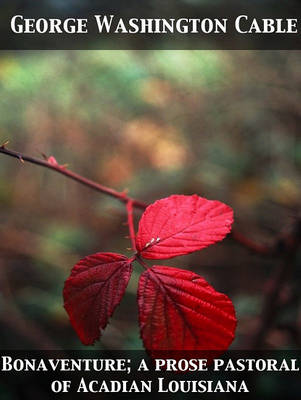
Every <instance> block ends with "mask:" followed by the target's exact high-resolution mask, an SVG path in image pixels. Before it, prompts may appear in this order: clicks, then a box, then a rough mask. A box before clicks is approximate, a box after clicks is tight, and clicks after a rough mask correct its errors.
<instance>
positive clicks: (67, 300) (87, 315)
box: [63, 253, 132, 345]
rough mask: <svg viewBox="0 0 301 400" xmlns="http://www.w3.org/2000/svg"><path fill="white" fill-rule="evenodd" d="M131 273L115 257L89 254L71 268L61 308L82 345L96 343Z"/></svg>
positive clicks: (123, 259)
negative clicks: (62, 307)
mask: <svg viewBox="0 0 301 400" xmlns="http://www.w3.org/2000/svg"><path fill="white" fill-rule="evenodd" d="M131 272H132V264H131V261H130V260H129V259H128V258H127V257H125V256H123V255H120V254H114V253H96V254H92V255H90V256H87V257H85V258H83V259H82V260H80V261H79V263H77V264H76V265H75V266H74V267H73V269H72V271H71V275H70V277H69V278H68V279H67V280H66V282H65V287H64V292H63V296H64V307H65V309H66V311H67V313H68V314H69V318H70V321H71V324H72V326H73V328H74V329H75V331H76V333H77V334H78V336H79V338H80V340H81V341H82V343H83V344H87V345H88V344H93V343H94V341H95V340H97V339H99V337H100V336H101V330H102V329H104V328H105V327H106V325H107V323H108V319H109V317H110V316H111V315H112V314H113V312H114V310H115V308H116V306H117V305H118V304H119V303H120V301H121V298H122V296H123V294H124V292H125V289H126V287H127V284H128V281H129V279H130V276H131Z"/></svg>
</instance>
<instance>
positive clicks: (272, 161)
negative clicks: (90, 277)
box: [0, 51, 301, 349]
mask: <svg viewBox="0 0 301 400" xmlns="http://www.w3.org/2000/svg"><path fill="white" fill-rule="evenodd" d="M300 71H301V55H300V52H280V51H277V52H271V51H262V52H252V51H232V52H230V51H229V52H226V51H208V52H206V51H150V52H147V51H136V52H131V51H127V52H123V51H107V52H106V51H95V52H90V51H82V52H71V51H68V52H63V51H58V52H55V51H54V52H50V51H49V52H46V51H44V52H26V53H22V52H18V53H13V52H7V53H5V52H2V54H1V58H0V142H1V143H3V142H5V140H7V139H8V140H10V144H9V145H8V147H9V148H12V149H15V150H18V151H22V152H24V153H26V154H29V155H32V156H36V157H41V153H45V154H46V155H47V156H50V155H53V156H55V157H56V159H57V160H58V162H59V163H60V164H64V163H68V167H69V168H70V169H72V170H74V171H76V172H78V173H80V174H82V175H84V176H86V177H88V178H91V179H94V180H96V181H98V182H100V183H103V184H105V185H108V186H112V187H114V188H116V189H118V190H123V189H128V190H129V194H130V195H131V196H133V197H136V198H138V199H141V200H143V201H146V202H152V201H153V200H155V199H158V198H162V197H166V196H168V195H170V194H172V193H183V194H192V193H197V194H199V195H201V196H204V197H207V198H209V199H218V200H220V201H223V202H226V203H227V204H229V205H230V206H232V207H233V209H234V212H235V217H236V222H235V229H236V231H237V232H241V233H242V234H244V235H245V236H246V237H247V238H248V239H250V240H251V241H253V242H255V243H259V244H263V245H265V244H267V245H270V244H271V245H273V243H275V241H276V243H278V242H277V241H278V238H279V236H280V237H282V235H284V237H285V238H288V239H287V240H286V239H285V243H287V242H289V241H290V240H291V236H290V235H291V232H292V229H294V227H295V225H296V221H297V218H298V216H299V212H300V198H301V174H300V172H301V134H300V128H299V127H300V116H301V106H300V104H301V94H300V93H301V92H300V87H301V74H300ZM0 205H1V206H0V221H1V224H0V290H1V292H0V341H1V347H2V348H3V349H6V348H11V349H15V348H16V349H17V348H18V349H19V348H23V349H24V348H25V349H30V348H36V349H41V348H50V349H53V348H69V349H70V348H73V349H80V348H82V347H83V346H82V345H81V344H80V342H79V339H78V338H77V337H76V334H75V333H74V331H73V329H72V328H71V326H70V323H69V321H68V317H67V314H66V313H65V311H64V309H63V306H62V288H63V283H64V280H65V279H66V277H67V276H68V274H69V271H70V269H71V267H72V266H73V264H74V263H75V262H77V261H78V260H79V259H80V258H81V257H83V256H85V255H87V254H90V253H93V252H97V251H113V252H121V253H123V252H125V253H126V254H130V253H129V252H128V250H127V248H128V247H130V242H129V240H127V239H125V236H126V235H127V227H126V226H124V225H123V223H124V222H125V220H126V215H125V210H124V207H123V205H121V204H120V203H119V202H118V201H116V200H114V199H111V198H108V197H106V196H104V195H101V194H99V193H97V192H94V191H93V190H91V189H89V188H86V187H83V186H81V185H80V184H78V183H76V182H73V181H71V180H69V179H67V178H65V177H63V176H59V175H58V174H56V173H54V172H51V171H48V170H46V169H43V168H40V167H38V166H34V165H31V164H28V163H25V164H22V163H20V162H19V161H17V160H15V159H12V158H9V157H6V156H5V155H2V154H0ZM139 215H140V212H138V211H137V214H136V216H137V221H138V217H139ZM294 234H295V233H294ZM295 239H296V237H293V239H292V240H295ZM297 239H298V238H297ZM278 244H279V243H278ZM280 245H281V243H280ZM280 247H281V246H280ZM290 249H291V248H290ZM280 250H281V249H280ZM282 250H283V248H282ZM287 253H288V254H287ZM300 260H301V255H300V250H299V251H298V249H297V247H296V246H295V247H294V248H293V251H291V250H288V251H287V248H286V247H285V249H284V250H283V251H282V252H280V255H278V254H277V255H276V256H275V255H271V256H270V255H268V256H262V255H260V254H256V252H254V251H250V250H248V249H247V248H245V247H244V246H242V245H241V244H239V243H237V241H235V240H233V239H232V238H230V237H229V238H227V239H225V240H224V241H223V242H221V243H219V244H217V245H214V246H211V247H210V248H208V249H205V250H202V251H201V252H197V253H194V254H192V255H190V256H185V257H178V258H176V259H172V260H170V261H165V262H164V264H165V265H171V266H177V267H181V268H191V269H192V270H193V271H195V272H197V273H199V274H200V275H202V276H204V277H205V278H206V279H207V280H208V281H209V283H210V284H212V285H213V286H214V287H215V288H216V289H217V290H219V291H221V292H224V293H226V294H227V295H228V296H230V298H231V299H232V300H233V302H234V304H235V306H236V310H237V315H238V320H239V324H238V330H237V338H236V340H235V342H234V344H233V348H246V347H250V346H252V343H253V346H254V337H255V336H256V335H258V332H259V330H260V329H261V328H264V329H263V330H264V332H263V335H262V337H261V338H260V340H259V342H258V343H259V344H260V346H262V347H265V348H282V349H284V348H300V329H301V312H300V289H299V287H300ZM277 271H278V272H279V271H280V272H279V273H280V274H281V273H282V274H283V275H280V278H279V276H278V287H277V288H276V293H274V295H276V297H275V298H276V299H277V302H278V303H279V304H278V303H277V305H276V306H275V304H276V302H275V301H273V298H272V297H271V295H270V292H271V286H272V287H273V288H274V286H273V285H274V283H275V279H276V281H277V273H278V272H277ZM286 271H287V272H286ZM140 272H141V269H140V267H139V265H137V266H135V271H134V274H133V276H132V279H131V281H130V284H129V286H128V290H127V293H126V296H125V297H124V299H123V301H122V303H121V305H120V306H119V308H118V309H117V310H116V312H115V314H114V316H113V318H112V319H111V321H110V324H109V326H108V327H107V329H106V331H105V334H104V335H103V337H102V339H101V341H100V342H99V343H98V344H96V348H109V349H115V348H116V349H139V348H142V343H141V340H140V338H139V329H138V322H137V306H136V287H137V281H138V277H139V273H140ZM269 296H270V297H269ZM269 299H270V300H272V303H273V304H272V305H270V306H269V307H270V308H271V309H270V312H271V313H272V315H270V316H269V318H270V319H268V320H266V325H267V326H265V327H263V324H264V322H263V318H264V316H263V315H262V313H263V312H264V310H265V307H267V306H268V304H267V302H268V301H269ZM274 300H275V299H274Z"/></svg>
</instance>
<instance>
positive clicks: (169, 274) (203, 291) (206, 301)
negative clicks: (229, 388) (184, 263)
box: [138, 265, 236, 353]
mask: <svg viewBox="0 0 301 400" xmlns="http://www.w3.org/2000/svg"><path fill="white" fill-rule="evenodd" d="M138 306H139V322H140V330H141V336H142V339H143V342H144V345H145V347H146V349H147V350H148V351H150V352H151V353H152V352H154V351H156V350H160V351H162V350H171V351H173V350H194V351H195V350H204V351H205V350H206V351H208V350H209V351H211V350H218V351H220V352H223V351H225V350H226V349H227V348H228V347H229V345H230V344H231V342H232V340H233V338H234V332H235V328H236V318H235V310H234V307H233V304H232V302H231V300H230V299H229V298H228V297H227V296H226V295H224V294H222V293H219V292H217V291H216V290H214V289H213V287H212V286H210V285H209V284H208V283H207V282H206V281H205V280H204V279H203V278H201V277H200V276H199V275H197V274H195V273H193V272H191V271H187V270H181V269H177V268H172V267H165V266H158V265H156V266H154V267H152V268H149V269H148V270H146V271H145V272H144V273H143V274H142V275H141V278H140V281H139V288H138Z"/></svg>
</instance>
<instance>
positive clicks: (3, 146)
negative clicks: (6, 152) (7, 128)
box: [0, 140, 9, 149]
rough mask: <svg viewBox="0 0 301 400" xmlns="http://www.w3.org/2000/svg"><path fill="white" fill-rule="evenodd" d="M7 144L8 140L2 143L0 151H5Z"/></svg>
mask: <svg viewBox="0 0 301 400" xmlns="http://www.w3.org/2000/svg"><path fill="white" fill-rule="evenodd" d="M8 144H9V140H6V141H5V142H3V143H2V144H1V146H0V147H1V149H5V146H7V145H8Z"/></svg>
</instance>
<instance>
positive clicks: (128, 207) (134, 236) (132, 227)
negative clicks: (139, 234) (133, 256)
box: [126, 200, 137, 252]
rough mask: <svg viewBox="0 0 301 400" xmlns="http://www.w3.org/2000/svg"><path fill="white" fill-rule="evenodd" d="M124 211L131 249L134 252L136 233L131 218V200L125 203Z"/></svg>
mask: <svg viewBox="0 0 301 400" xmlns="http://www.w3.org/2000/svg"><path fill="white" fill-rule="evenodd" d="M126 211H127V215H128V226H129V234H130V239H131V243H132V250H133V251H135V252H136V250H137V249H136V234H135V228H134V220H133V200H129V201H128V202H127V203H126Z"/></svg>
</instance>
